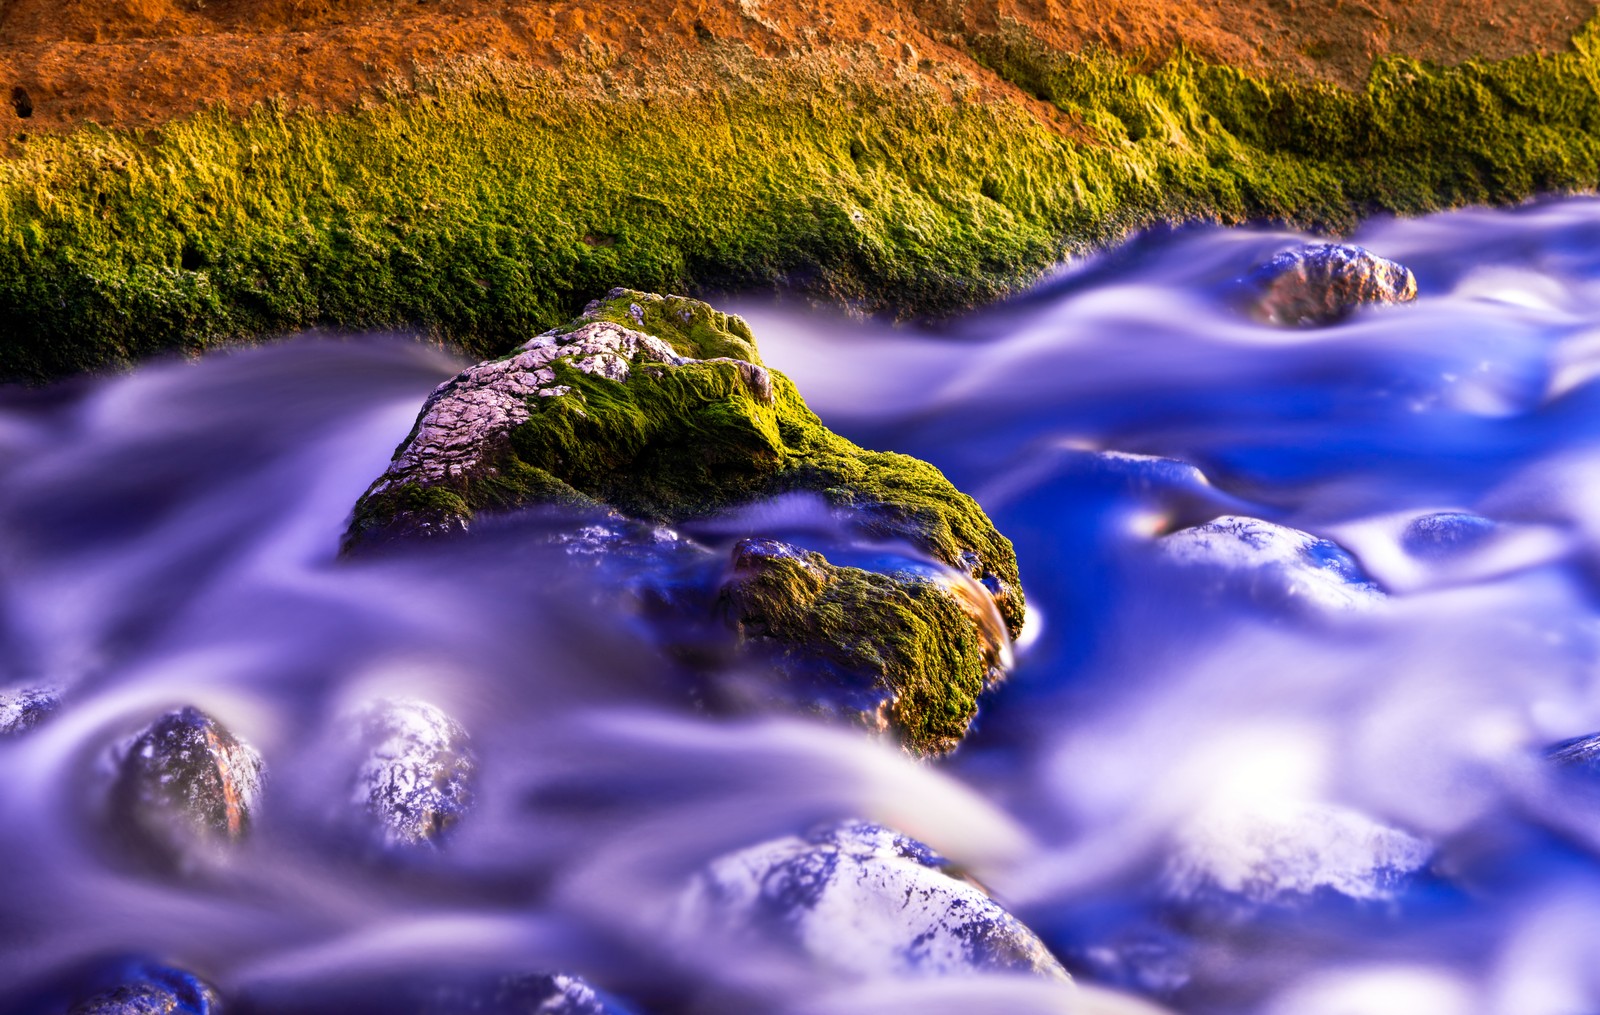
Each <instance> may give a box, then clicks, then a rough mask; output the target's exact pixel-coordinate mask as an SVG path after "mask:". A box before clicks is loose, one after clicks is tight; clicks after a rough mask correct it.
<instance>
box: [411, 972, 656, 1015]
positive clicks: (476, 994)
mask: <svg viewBox="0 0 1600 1015" xmlns="http://www.w3.org/2000/svg"><path fill="white" fill-rule="evenodd" d="M468 1012H470V1013H472V1015H625V1013H626V1009H624V1008H622V1007H621V1006H620V1005H618V1004H617V1003H615V1002H614V1001H611V1000H610V999H609V998H606V997H603V996H602V995H600V994H599V993H598V992H597V991H596V990H595V989H594V988H593V987H591V986H589V984H587V983H585V982H584V981H583V980H581V979H579V978H578V977H576V976H568V975H565V974H562V973H554V974H548V973H542V974H537V975H531V976H508V977H505V978H503V979H501V980H500V981H499V982H498V983H496V984H495V985H494V986H493V987H492V988H488V989H483V988H477V989H471V988H469V989H465V990H442V991H436V992H435V994H434V997H432V998H430V999H429V1001H428V1003H427V1004H425V1005H423V1008H422V1012H421V1015H466V1013H468Z"/></svg>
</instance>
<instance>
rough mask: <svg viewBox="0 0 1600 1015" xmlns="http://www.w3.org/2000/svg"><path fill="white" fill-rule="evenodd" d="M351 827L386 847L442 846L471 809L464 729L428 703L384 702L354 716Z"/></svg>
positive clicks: (472, 769)
mask: <svg viewBox="0 0 1600 1015" xmlns="http://www.w3.org/2000/svg"><path fill="white" fill-rule="evenodd" d="M351 733H352V736H351V740H350V742H349V751H348V754H347V756H348V757H350V758H351V759H352V760H353V762H354V772H353V773H352V776H351V779H350V784H349V787H350V788H349V793H350V795H349V802H350V807H351V810H350V813H349V814H348V815H347V819H348V822H349V823H350V824H353V825H355V826H357V827H358V828H359V829H360V830H361V832H362V833H363V834H364V835H365V836H367V837H369V838H371V839H372V840H374V841H375V842H377V843H379V844H381V845H382V846H385V847H396V846H398V847H409V846H436V845H438V844H439V843H440V842H441V841H442V840H443V838H444V837H445V835H446V834H447V833H448V832H449V830H450V829H451V828H452V827H453V826H454V825H455V824H457V823H458V822H459V821H460V820H461V818H462V817H463V816H464V815H465V814H466V813H467V811H468V809H469V808H470V807H471V806H472V793H473V784H474V776H475V774H476V771H477V759H476V757H475V756H474V755H473V752H472V747H471V744H470V742H469V739H468V737H467V733H466V730H464V729H462V727H461V726H460V724H459V723H457V722H456V721H455V720H454V719H451V718H450V717H449V716H448V715H446V714H445V713H444V712H442V711H440V710H439V709H438V708H436V707H434V706H433V705H430V704H428V703H427V702H424V701H416V700H414V699H385V700H381V701H376V702H372V703H370V704H368V705H367V706H365V707H364V708H362V709H361V710H360V711H359V712H357V713H356V714H355V716H354V717H353V719H352V728H351Z"/></svg>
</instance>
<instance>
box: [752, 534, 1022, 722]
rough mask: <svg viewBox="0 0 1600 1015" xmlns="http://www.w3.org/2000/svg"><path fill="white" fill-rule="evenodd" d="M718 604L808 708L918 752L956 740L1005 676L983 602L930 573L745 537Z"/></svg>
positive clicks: (1000, 645) (999, 643)
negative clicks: (872, 566)
mask: <svg viewBox="0 0 1600 1015" xmlns="http://www.w3.org/2000/svg"><path fill="white" fill-rule="evenodd" d="M979 594H981V593H979ZM721 604H722V606H723V608H724V610H725V611H726V616H727V619H728V621H729V622H730V623H731V624H732V625H733V626H734V628H735V630H737V631H738V632H739V634H740V636H741V638H742V640H743V642H744V646H745V648H746V649H747V650H752V649H753V650H755V651H757V652H762V654H764V655H766V657H767V658H766V660H765V661H767V662H769V663H770V664H772V665H774V666H775V667H776V668H777V669H778V670H779V671H780V672H782V673H783V674H784V675H785V676H786V677H787V678H788V679H789V681H790V682H791V684H798V685H800V686H801V687H803V688H805V690H806V691H807V692H808V693H807V698H806V701H807V705H808V706H809V708H810V709H811V710H813V711H816V712H821V713H825V714H829V715H830V717H837V718H843V719H845V720H847V721H852V722H854V723H856V724H858V725H861V726H865V727H867V728H868V729H873V730H877V731H884V732H892V733H893V734H894V735H895V736H896V737H898V739H899V740H900V742H901V743H903V744H905V746H906V747H907V748H909V749H910V750H912V751H913V752H915V753H918V754H939V753H943V752H945V751H948V750H951V749H953V748H954V747H955V746H956V745H957V744H959V743H960V741H961V738H962V737H963V736H964V735H965V734H966V732H967V727H968V726H969V725H970V724H971V722H972V719H973V717H974V716H975V715H977V711H978V695H979V693H981V692H982V691H983V690H984V688H985V687H986V686H987V685H988V684H989V682H990V681H991V680H992V679H994V678H997V677H998V676H999V675H1000V674H1001V673H1002V672H1003V668H1002V661H1001V660H1002V656H1003V654H1004V652H1005V651H1006V645H1007V642H1006V641H1005V639H1004V638H1003V637H1001V638H996V637H994V635H995V634H996V633H997V632H995V631H992V630H989V628H990V627H991V625H988V624H985V623H984V620H985V612H986V611H985V610H984V604H981V603H977V602H975V601H974V600H973V599H971V598H966V597H963V595H962V589H961V588H960V587H959V586H952V585H950V584H947V583H945V582H941V581H939V580H938V579H936V578H933V577H930V576H928V575H922V574H916V573H911V572H896V573H892V574H878V573H875V572H872V571H864V570H861V569H859V568H854V567H840V566H837V565H835V564H831V563H829V562H828V560H827V559H826V558H824V557H823V556H822V554H820V553H814V552H810V551H806V550H803V549H800V548H799V547H795V546H791V545H789V544H787V543H781V542H778V541H776V540H772V539H746V540H743V541H741V542H740V543H739V544H738V546H736V547H735V548H734V554H733V575H732V577H731V578H730V579H729V580H728V582H727V583H726V584H725V585H724V586H723V588H722V596H721ZM763 649H765V650H766V651H765V652H763V651H762V650H763Z"/></svg>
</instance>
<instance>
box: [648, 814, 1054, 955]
mask: <svg viewBox="0 0 1600 1015" xmlns="http://www.w3.org/2000/svg"><path fill="white" fill-rule="evenodd" d="M677 929H678V931H679V933H680V934H681V935H682V936H683V939H684V940H685V942H686V944H688V945H690V946H693V945H704V944H706V943H707V942H717V941H719V940H721V941H728V940H730V939H731V940H735V941H746V942H751V943H754V944H757V945H761V946H766V947H775V948H778V949H782V950H785V951H788V952H790V953H791V954H795V955H796V956H797V957H800V958H802V959H804V960H806V961H808V962H809V963H811V964H813V965H814V966H815V967H816V968H818V969H819V970H821V971H824V972H826V973H828V974H831V975H833V976H835V977H841V978H877V977H936V976H963V975H971V974H974V973H980V972H1006V973H1023V974H1031V975H1035V976H1041V977H1045V978H1047V979H1053V980H1067V979H1068V976H1067V973H1066V971H1065V970H1064V969H1062V967H1061V964H1060V963H1059V962H1058V961H1056V959H1055V957H1054V956H1052V955H1051V954H1050V952H1049V950H1048V949H1047V948H1045V946H1044V944H1043V943H1042V942H1041V941H1040V940H1039V939H1038V937H1037V936H1035V935H1034V933H1033V932H1032V931H1031V930H1029V929H1028V928H1027V927H1025V926H1024V925H1023V924H1022V923H1021V921H1019V920H1017V919H1016V917H1014V916H1012V915H1011V914H1010V913H1008V912H1006V911H1005V909H1003V908H1002V907H1001V906H1000V905H999V904H998V903H996V902H995V901H994V900H993V899H991V898H990V897H989V896H988V895H986V894H985V893H984V892H983V890H982V889H980V888H978V887H977V886H976V885H975V884H973V883H972V882H971V881H969V880H966V879H964V878H963V877H961V876H960V875H959V874H958V873H957V872H956V871H955V870H954V869H952V867H951V865H950V864H949V862H948V861H946V860H945V859H944V858H943V857H941V856H939V855H938V854H937V853H935V852H933V851H932V850H931V849H929V848H928V847H927V846H925V845H923V844H922V843H919V842H917V841H916V840H914V839H910V838H907V837H906V836H903V835H900V834H897V833H895V832H893V831H890V830H889V829H887V828H884V827H882V826H880V825H875V824H870V823H867V822H847V823H844V824H838V825H832V826H828V827H825V828H821V829H818V830H816V831H813V832H812V833H810V834H808V835H805V836H791V837H787V838H782V839H777V840H774V841H771V842H766V843H762V844H761V845H758V846H753V847H751V848H749V849H744V850H740V851H739V852H736V853H732V854H730V855H728V856H724V857H721V858H719V859H717V860H715V861H713V862H712V863H711V864H710V865H709V866H708V867H707V868H706V869H705V870H704V871H702V872H701V873H700V874H699V875H697V876H696V878H695V879H694V881H693V883H692V884H691V886H690V887H689V889H688V891H687V892H686V893H685V895H684V898H683V899H682V901H681V904H680V907H679V911H678V924H677Z"/></svg>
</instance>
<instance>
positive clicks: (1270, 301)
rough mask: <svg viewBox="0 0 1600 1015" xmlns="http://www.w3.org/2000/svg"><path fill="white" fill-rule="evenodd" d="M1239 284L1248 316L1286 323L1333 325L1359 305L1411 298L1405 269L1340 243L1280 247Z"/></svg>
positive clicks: (1411, 279)
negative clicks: (1270, 257)
mask: <svg viewBox="0 0 1600 1015" xmlns="http://www.w3.org/2000/svg"><path fill="white" fill-rule="evenodd" d="M1244 286H1245V289H1246V291H1247V293H1248V300H1249V309H1250V313H1251V314H1252V316H1254V317H1255V318H1256V319H1257V320H1260V321H1263V322H1266V323H1268V324H1279V325H1287V326H1290V327H1312V326H1316V325H1323V324H1333V323H1335V322H1337V321H1341V320H1343V319H1344V318H1346V317H1348V316H1350V314H1352V313H1354V312H1355V310H1356V309H1357V308H1359V307H1363V306H1369V305H1374V304H1392V303H1407V302H1410V301H1411V300H1414V299H1416V298H1417V279H1416V276H1415V275H1413V274H1412V273H1411V269H1409V268H1407V267H1406V266H1405V265H1402V264H1397V263H1396V262H1394V261H1390V260H1388V259H1387V258H1382V257H1379V256H1377V255H1376V254H1374V253H1372V252H1371V251H1369V250H1367V249H1365V248H1363V247H1357V246H1352V245H1350V244H1344V243H1319V244H1313V245H1310V246H1304V247H1298V248H1296V249H1294V250H1286V251H1284V252H1283V253H1281V254H1279V255H1277V256H1276V257H1274V258H1272V259H1271V260H1270V261H1267V262H1266V263H1265V264H1262V265H1260V266H1259V267H1257V268H1256V269H1255V270H1254V271H1252V272H1251V273H1250V275H1249V276H1248V277H1247V278H1246V279H1245V280H1244Z"/></svg>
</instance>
